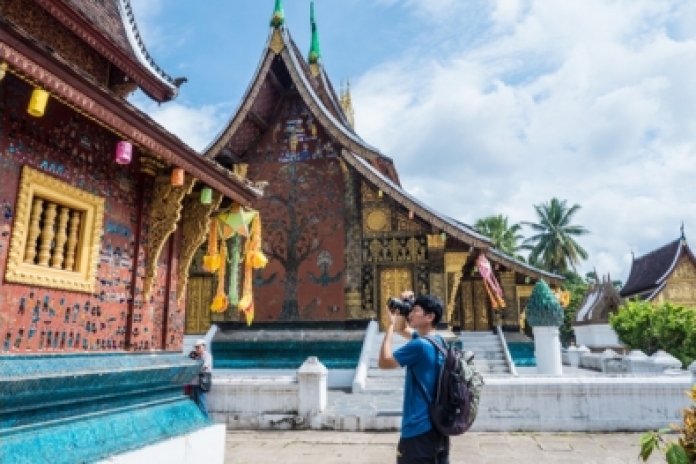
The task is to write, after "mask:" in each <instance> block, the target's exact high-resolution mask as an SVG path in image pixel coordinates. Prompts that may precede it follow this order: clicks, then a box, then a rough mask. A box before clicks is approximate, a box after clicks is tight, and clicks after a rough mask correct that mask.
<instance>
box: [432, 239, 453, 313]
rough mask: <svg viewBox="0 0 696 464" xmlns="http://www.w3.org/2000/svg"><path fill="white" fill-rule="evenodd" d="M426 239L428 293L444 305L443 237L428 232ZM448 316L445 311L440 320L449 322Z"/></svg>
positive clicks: (445, 294)
mask: <svg viewBox="0 0 696 464" xmlns="http://www.w3.org/2000/svg"><path fill="white" fill-rule="evenodd" d="M427 239H428V269H429V276H428V277H429V284H430V294H431V295H434V296H436V297H438V298H439V299H440V301H442V304H443V305H446V304H447V303H446V302H447V298H446V297H447V293H446V291H445V288H446V287H445V239H444V238H443V237H442V235H441V234H429V235H428V236H427ZM446 307H447V306H445V308H446ZM445 308H443V309H445ZM448 316H449V314H448V312H447V311H445V314H443V315H442V322H449V317H448Z"/></svg>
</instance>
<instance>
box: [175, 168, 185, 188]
mask: <svg viewBox="0 0 696 464" xmlns="http://www.w3.org/2000/svg"><path fill="white" fill-rule="evenodd" d="M172 185H173V186H174V187H181V186H182V185H184V170H183V169H181V168H174V169H172Z"/></svg>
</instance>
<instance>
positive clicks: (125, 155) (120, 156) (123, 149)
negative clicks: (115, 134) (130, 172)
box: [116, 140, 133, 164]
mask: <svg viewBox="0 0 696 464" xmlns="http://www.w3.org/2000/svg"><path fill="white" fill-rule="evenodd" d="M132 159H133V145H132V144H131V143H130V142H126V141H125V140H121V141H120V142H118V143H117V144H116V163H118V164H130V162H131V160H132Z"/></svg>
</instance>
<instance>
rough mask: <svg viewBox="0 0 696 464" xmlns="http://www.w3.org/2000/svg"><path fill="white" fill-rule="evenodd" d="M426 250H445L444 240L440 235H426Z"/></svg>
mask: <svg viewBox="0 0 696 464" xmlns="http://www.w3.org/2000/svg"><path fill="white" fill-rule="evenodd" d="M427 237H428V248H445V242H446V241H447V239H446V238H444V239H443V238H442V235H441V234H428V235H427Z"/></svg>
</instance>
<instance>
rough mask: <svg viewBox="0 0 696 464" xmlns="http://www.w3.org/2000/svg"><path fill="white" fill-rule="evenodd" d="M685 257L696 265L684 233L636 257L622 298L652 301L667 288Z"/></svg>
mask: <svg viewBox="0 0 696 464" xmlns="http://www.w3.org/2000/svg"><path fill="white" fill-rule="evenodd" d="M684 255H686V256H688V257H689V258H690V259H691V260H692V261H693V262H694V263H696V257H694V253H693V252H692V251H691V248H689V245H688V244H687V242H686V238H685V237H684V234H683V232H682V236H681V237H679V238H678V239H677V240H674V241H673V242H670V243H668V244H667V245H665V246H663V247H661V248H658V249H657V250H653V251H651V252H650V253H648V254H646V255H644V256H641V257H639V258H635V257H634V258H633V263H632V264H631V272H630V273H629V275H628V281H627V282H626V285H624V287H623V288H622V289H621V292H620V293H621V296H622V297H624V298H639V299H641V300H648V301H651V300H652V299H653V298H654V297H655V296H657V294H658V293H660V291H661V290H662V289H663V288H664V287H665V285H666V284H667V280H668V279H669V276H670V275H671V274H672V272H674V269H675V268H676V266H677V263H678V262H679V259H680V258H681V257H682V256H684Z"/></svg>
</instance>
